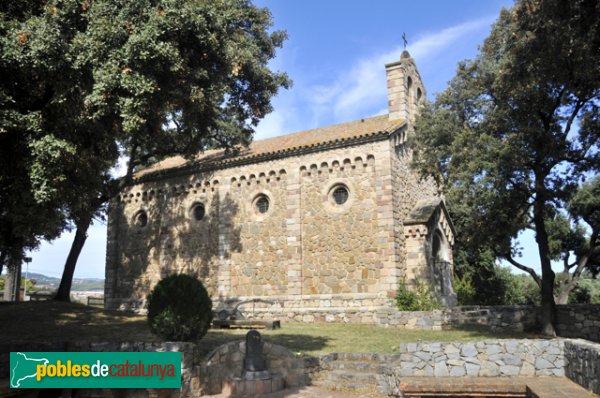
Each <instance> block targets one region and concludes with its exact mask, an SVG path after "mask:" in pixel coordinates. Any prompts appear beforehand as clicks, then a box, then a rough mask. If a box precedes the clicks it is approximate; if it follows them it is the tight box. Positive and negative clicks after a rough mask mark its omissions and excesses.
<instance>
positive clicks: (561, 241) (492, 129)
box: [414, 0, 600, 334]
mask: <svg viewBox="0 0 600 398" xmlns="http://www.w3.org/2000/svg"><path fill="white" fill-rule="evenodd" d="M599 49H600V3H599V2H597V1H595V0H574V1H569V2H565V1H561V0H521V1H517V2H516V3H515V6H514V7H513V8H511V9H508V10H507V9H505V10H503V11H502V12H501V14H500V17H499V19H498V21H497V22H496V23H495V25H494V26H493V29H492V32H491V34H490V36H489V37H488V38H487V39H486V41H485V43H484V44H483V46H482V48H481V50H480V52H479V55H478V56H477V58H476V59H474V60H469V61H464V62H462V63H460V64H459V67H458V70H457V73H456V76H455V77H454V79H453V80H452V81H451V82H450V84H449V87H448V88H447V89H446V90H445V91H444V92H443V93H441V94H440V95H439V96H438V97H437V99H436V101H435V103H433V104H429V105H427V106H426V107H425V109H423V112H422V117H421V118H420V120H419V121H418V123H417V126H416V134H415V139H414V146H415V149H416V156H415V166H416V167H417V168H419V169H420V170H421V171H422V173H423V174H425V175H431V176H433V177H434V178H436V179H437V180H438V181H439V182H440V183H442V184H443V186H444V187H445V188H444V189H445V191H446V193H447V198H448V202H449V206H450V207H451V210H452V211H453V215H454V216H455V221H456V222H457V224H458V226H459V231H460V232H459V234H460V235H463V236H462V237H461V238H460V244H461V245H462V247H463V248H465V249H466V250H468V251H471V252H475V251H476V250H479V249H480V248H482V247H486V248H491V249H492V251H493V252H494V253H495V255H497V256H500V257H503V258H505V259H507V260H508V261H509V262H510V263H511V264H513V265H515V266H516V267H518V268H520V269H522V270H525V271H527V272H529V273H530V274H531V275H532V276H533V278H534V279H535V280H536V282H538V283H539V285H540V286H541V294H542V306H543V307H544V320H543V329H544V331H545V332H547V333H549V334H552V333H554V331H553V328H552V324H551V322H552V313H553V306H554V296H553V286H554V272H553V270H552V268H551V261H552V260H553V259H563V260H564V263H565V269H566V271H572V274H571V276H572V277H573V278H572V279H569V281H567V285H568V286H565V292H566V294H567V295H568V291H567V290H569V289H570V288H572V287H574V286H575V285H576V281H577V279H578V277H579V275H580V274H581V272H582V270H583V269H584V268H585V267H586V266H592V265H593V261H590V260H591V259H592V258H593V253H594V250H595V249H594V247H595V246H597V244H598V231H599V230H598V223H597V220H596V219H595V215H596V213H597V211H598V204H599V203H598V201H597V196H596V197H594V196H593V193H591V192H597V189H598V188H597V185H598V179H592V181H590V182H586V181H588V180H589V179H590V177H593V176H596V175H597V174H598V169H599V166H600V152H599V142H598V138H599V135H600V118H599V115H600V113H599V111H598V110H599V106H600V51H599ZM586 192H590V193H586ZM592 198H594V199H592ZM581 221H583V222H584V223H585V224H581V223H580V222H581ZM528 228H531V229H533V230H534V231H535V236H536V242H537V245H538V248H539V256H540V262H541V268H542V275H541V277H540V276H539V275H537V274H536V272H535V271H534V270H533V269H532V268H531V267H530V266H529V265H526V264H520V263H519V262H518V261H517V259H516V258H517V257H518V248H517V247H516V245H515V244H514V239H515V238H516V237H517V235H518V233H519V232H520V231H522V230H524V229H528ZM573 255H574V256H575V257H576V258H575V259H574V260H573V259H572V256H573ZM565 292H561V295H562V294H564V293H565ZM565 299H566V298H565Z"/></svg>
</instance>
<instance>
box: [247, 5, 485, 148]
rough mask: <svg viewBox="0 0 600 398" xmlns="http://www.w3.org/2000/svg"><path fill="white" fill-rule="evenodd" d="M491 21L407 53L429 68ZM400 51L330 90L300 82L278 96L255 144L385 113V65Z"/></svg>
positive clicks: (444, 33)
mask: <svg viewBox="0 0 600 398" xmlns="http://www.w3.org/2000/svg"><path fill="white" fill-rule="evenodd" d="M493 20H494V18H493V17H486V18H480V19H476V20H473V21H468V22H465V23H462V24H459V25H455V26H451V27H448V28H445V29H442V30H440V31H437V32H430V33H425V34H423V35H421V36H420V37H418V38H417V39H416V40H415V41H414V43H409V46H408V50H409V51H410V53H411V56H412V57H413V58H414V59H416V60H417V61H418V62H419V63H420V64H422V65H426V64H429V63H430V62H432V60H433V59H435V58H438V57H439V56H440V55H441V54H445V53H446V52H447V51H448V50H449V49H452V48H453V46H458V43H457V42H459V40H461V39H463V38H464V37H465V36H466V35H469V34H474V33H475V32H477V31H481V30H482V29H485V28H487V27H489V26H490V24H491V23H492V21H493ZM402 51H403V47H402V45H398V46H396V47H394V48H392V49H390V50H389V51H386V52H384V53H378V54H373V55H372V56H370V57H367V58H361V59H357V60H356V62H354V64H353V65H351V66H350V67H348V68H347V69H345V70H341V71H340V72H339V73H338V74H337V76H336V77H334V78H333V79H332V83H330V84H325V85H312V86H311V85H310V84H302V83H301V82H299V84H298V85H297V86H295V87H293V88H292V89H291V90H289V91H283V92H281V94H280V95H279V96H278V98H277V99H278V100H279V101H277V102H278V103H276V106H275V109H276V111H275V112H274V113H272V114H270V115H268V116H267V117H266V118H265V119H264V120H263V121H262V122H261V124H260V125H259V128H258V133H257V134H256V137H255V138H256V139H262V138H266V137H271V136H276V135H281V134H285V133H290V132H293V131H297V130H304V129H308V128H314V127H318V126H321V125H323V124H328V123H335V122H341V121H347V120H353V119H357V118H360V117H364V116H369V115H375V114H382V113H387V108H384V107H385V106H386V104H387V101H386V95H387V93H386V81H385V70H384V65H385V64H387V63H390V62H393V61H395V60H399V59H400V54H401V53H402ZM298 111H301V113H299V112H298Z"/></svg>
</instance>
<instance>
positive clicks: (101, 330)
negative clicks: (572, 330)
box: [0, 301, 534, 355]
mask: <svg viewBox="0 0 600 398" xmlns="http://www.w3.org/2000/svg"><path fill="white" fill-rule="evenodd" d="M0 325H2V327H0V344H1V345H7V344H11V343H22V342H40V341H72V340H85V341H158V340H159V339H158V338H157V337H156V336H154V335H152V334H151V333H150V330H149V328H148V325H147V322H146V317H144V316H138V315H131V314H126V313H122V312H115V311H102V310H100V309H97V308H93V307H87V306H84V305H81V304H74V303H58V302H53V301H46V302H26V303H17V304H13V303H2V304H0ZM246 333H247V330H243V329H212V330H210V331H209V332H208V333H207V335H206V336H205V337H204V338H203V339H202V340H201V341H200V343H199V351H200V352H199V354H200V355H206V354H208V353H209V352H210V351H211V350H212V349H214V348H216V347H218V346H219V345H221V344H224V343H227V342H230V341H235V340H240V339H243V337H244V335H245V334H246ZM261 333H262V334H263V338H264V340H265V341H270V342H272V343H274V344H279V345H282V346H285V347H287V348H288V349H290V350H291V351H293V352H295V353H300V354H301V355H320V354H325V353H329V352H378V353H393V352H397V351H398V347H399V345H400V344H401V343H405V342H416V341H419V340H422V341H467V340H482V339H493V338H510V337H516V338H525V337H534V336H532V335H526V334H522V333H511V334H504V333H498V332H491V331H490V330H489V329H487V328H484V327H464V328H461V329H456V330H443V331H428V330H404V329H396V328H384V327H377V326H372V325H355V324H331V323H286V322H284V323H282V328H281V329H278V330H262V331H261Z"/></svg>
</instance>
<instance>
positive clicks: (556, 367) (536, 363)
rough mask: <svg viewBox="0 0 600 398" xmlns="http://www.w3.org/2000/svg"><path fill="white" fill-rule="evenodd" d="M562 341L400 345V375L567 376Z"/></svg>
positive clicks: (398, 368) (398, 369)
mask: <svg viewBox="0 0 600 398" xmlns="http://www.w3.org/2000/svg"><path fill="white" fill-rule="evenodd" d="M563 347H564V342H563V341H562V340H486V341H478V342H472V343H471V342H469V343H407V344H401V345H400V361H401V364H402V365H401V366H400V367H394V368H393V369H392V372H393V373H394V374H397V375H398V376H436V377H441V376H457V377H461V376H470V377H493V376H509V377H510V376H564V374H565V372H564V366H565V360H564V356H563Z"/></svg>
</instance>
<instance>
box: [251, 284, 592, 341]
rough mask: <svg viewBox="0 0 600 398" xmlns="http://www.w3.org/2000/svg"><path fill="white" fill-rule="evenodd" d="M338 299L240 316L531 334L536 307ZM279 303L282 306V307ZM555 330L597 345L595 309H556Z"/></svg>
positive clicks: (589, 306) (580, 306) (276, 304)
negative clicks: (410, 307)
mask: <svg viewBox="0 0 600 398" xmlns="http://www.w3.org/2000/svg"><path fill="white" fill-rule="evenodd" d="M340 300H342V298H339V299H338V298H336V297H334V296H332V297H330V298H327V297H325V298H323V297H320V298H319V299H318V300H317V299H316V298H312V297H309V296H307V299H306V300H304V301H302V302H300V304H301V305H300V306H294V307H289V306H286V305H285V301H281V302H279V301H277V300H275V301H274V302H273V304H269V305H263V304H256V305H254V307H253V305H252V304H248V305H245V306H242V307H241V309H242V312H243V313H244V314H245V315H246V316H248V317H251V318H252V317H254V318H256V319H279V320H281V321H283V322H339V323H342V322H343V323H366V324H375V325H380V326H393V327H399V328H405V329H425V330H442V329H447V328H451V327H452V326H456V325H469V324H476V325H486V326H489V327H490V328H491V329H492V330H508V331H516V332H522V331H534V330H536V325H537V320H538V318H539V311H540V310H539V307H536V306H532V305H502V306H458V307H451V308H444V309H441V310H435V311H415V312H409V311H397V310H395V309H394V308H391V307H390V306H389V305H388V306H385V305H384V303H385V302H386V301H388V302H389V300H390V299H387V298H383V297H374V296H372V295H360V294H359V295H356V297H355V298H354V299H353V300H352V301H349V302H348V304H349V306H348V307H338V306H337V304H338V301H340ZM282 303H284V304H282ZM556 307H557V310H556V316H557V322H556V331H557V334H558V335H559V336H561V337H569V338H583V339H586V340H591V341H597V342H600V305H597V304H570V305H557V306H556Z"/></svg>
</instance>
